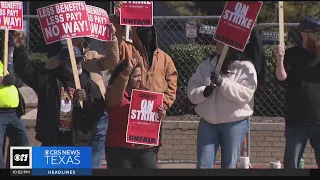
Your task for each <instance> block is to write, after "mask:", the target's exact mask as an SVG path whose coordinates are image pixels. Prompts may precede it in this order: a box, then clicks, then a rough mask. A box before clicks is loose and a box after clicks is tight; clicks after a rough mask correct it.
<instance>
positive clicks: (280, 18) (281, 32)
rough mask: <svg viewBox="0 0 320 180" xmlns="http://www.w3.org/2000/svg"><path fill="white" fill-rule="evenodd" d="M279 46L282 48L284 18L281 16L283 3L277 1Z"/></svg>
mask: <svg viewBox="0 0 320 180" xmlns="http://www.w3.org/2000/svg"><path fill="white" fill-rule="evenodd" d="M278 5H279V44H280V45H281V46H284V45H285V44H284V18H283V17H284V16H283V1H279V3H278Z"/></svg>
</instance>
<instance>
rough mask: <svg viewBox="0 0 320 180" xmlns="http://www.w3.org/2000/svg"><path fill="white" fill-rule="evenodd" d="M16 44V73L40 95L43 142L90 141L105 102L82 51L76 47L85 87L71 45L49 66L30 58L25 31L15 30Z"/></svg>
mask: <svg viewBox="0 0 320 180" xmlns="http://www.w3.org/2000/svg"><path fill="white" fill-rule="evenodd" d="M13 44H14V46H15V50H14V54H13V58H14V61H13V62H14V67H15V70H16V73H17V75H18V76H19V77H20V78H21V79H22V80H23V81H24V82H25V83H26V84H27V85H28V86H29V87H31V88H32V89H33V90H34V91H35V92H36V93H37V95H38V107H39V108H38V115H37V121H36V139H37V140H38V141H40V142H41V143H42V145H43V146H58V145H64V146H66V145H82V146H83V145H84V146H85V145H88V143H89V142H90V141H91V139H92V136H93V133H94V131H93V130H94V128H95V125H96V123H97V122H98V120H99V118H100V117H101V116H102V115H103V112H104V107H105V106H104V99H103V95H102V94H101V91H100V89H99V86H98V85H97V84H96V83H95V82H94V81H93V80H92V78H91V75H90V73H89V72H88V71H87V70H85V69H84V68H82V66H81V63H82V61H83V56H82V55H81V53H80V51H79V50H78V49H77V48H74V54H75V57H76V60H77V70H78V74H79V79H80V83H81V89H75V82H74V80H73V74H72V70H71V69H72V68H71V62H70V57H69V52H68V49H67V48H63V49H61V51H60V53H59V60H60V65H59V66H58V67H57V68H55V69H50V70H48V69H45V68H38V67H35V66H34V65H33V64H32V63H31V62H30V60H29V59H28V56H27V54H26V49H25V38H24V34H23V33H22V32H17V33H15V34H14V36H13ZM79 101H82V102H83V109H82V108H81V107H80V103H79Z"/></svg>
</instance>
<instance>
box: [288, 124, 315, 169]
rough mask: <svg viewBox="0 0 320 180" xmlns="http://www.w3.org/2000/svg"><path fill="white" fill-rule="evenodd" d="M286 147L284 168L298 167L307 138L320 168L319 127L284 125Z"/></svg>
mask: <svg viewBox="0 0 320 180" xmlns="http://www.w3.org/2000/svg"><path fill="white" fill-rule="evenodd" d="M285 138H286V148H285V152H284V162H283V165H284V168H286V169H298V168H299V165H300V160H301V158H302V155H303V152H304V149H305V148H306V144H307V142H308V140H309V141H310V144H311V147H312V148H313V150H314V153H315V158H316V162H317V165H318V168H320V127H319V126H314V127H290V128H289V127H286V129H285Z"/></svg>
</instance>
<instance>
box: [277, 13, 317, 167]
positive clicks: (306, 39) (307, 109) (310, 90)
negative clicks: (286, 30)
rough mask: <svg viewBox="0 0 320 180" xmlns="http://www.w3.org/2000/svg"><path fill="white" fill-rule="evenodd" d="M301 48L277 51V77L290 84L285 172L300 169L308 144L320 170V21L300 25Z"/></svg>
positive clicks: (280, 48)
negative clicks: (308, 143)
mask: <svg viewBox="0 0 320 180" xmlns="http://www.w3.org/2000/svg"><path fill="white" fill-rule="evenodd" d="M299 30H300V32H301V36H302V42H301V44H299V45H297V46H294V47H291V48H288V49H286V50H285V47H283V46H280V45H279V46H277V47H276V48H275V52H274V53H275V55H276V59H277V67H276V77H277V79H278V80H280V81H285V83H286V85H287V86H286V94H285V99H286V108H287V111H286V114H285V138H286V147H285V152H284V162H283V163H284V168H285V169H298V168H299V165H300V162H301V158H302V155H303V152H304V150H305V147H306V144H307V142H308V140H309V141H310V144H311V147H312V148H313V150H314V153H315V158H316V162H317V165H318V168H320V109H319V107H320V20H319V19H318V18H317V17H314V16H307V17H305V18H304V19H303V20H301V21H300V23H299Z"/></svg>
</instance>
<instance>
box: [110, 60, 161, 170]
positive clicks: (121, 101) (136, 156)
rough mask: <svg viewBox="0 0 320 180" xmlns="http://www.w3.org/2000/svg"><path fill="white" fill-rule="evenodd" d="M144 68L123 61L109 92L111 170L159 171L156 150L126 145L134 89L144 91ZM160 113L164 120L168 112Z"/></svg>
mask: <svg viewBox="0 0 320 180" xmlns="http://www.w3.org/2000/svg"><path fill="white" fill-rule="evenodd" d="M141 82H142V66H141V65H140V64H137V65H136V64H132V63H131V61H129V60H123V61H122V62H121V63H120V64H119V65H118V66H117V67H116V68H115V69H114V71H113V73H112V75H111V78H110V81H109V87H108V89H107V93H106V107H107V110H108V114H109V128H108V133H107V137H106V160H107V163H108V168H127V169H131V168H157V155H156V149H155V148H154V147H152V146H147V145H138V144H131V143H127V142H126V130H127V123H128V114H129V108H130V99H131V91H132V89H141ZM158 114H159V115H160V116H161V117H163V116H164V115H165V109H164V108H163V107H160V108H159V109H158Z"/></svg>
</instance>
